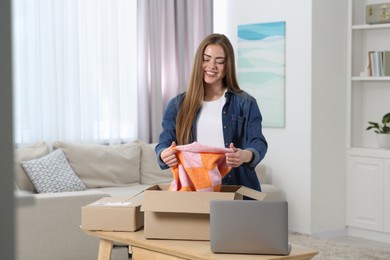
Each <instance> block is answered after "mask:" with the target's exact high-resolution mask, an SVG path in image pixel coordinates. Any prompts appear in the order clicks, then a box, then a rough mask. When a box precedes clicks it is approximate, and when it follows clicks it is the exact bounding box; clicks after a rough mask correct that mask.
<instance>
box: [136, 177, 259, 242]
mask: <svg viewBox="0 0 390 260" xmlns="http://www.w3.org/2000/svg"><path fill="white" fill-rule="evenodd" d="M168 189H169V184H159V185H155V186H152V187H150V188H148V189H146V190H145V191H144V200H143V203H142V206H141V211H143V212H144V216H145V225H144V234H145V238H153V239H183V240H210V201H211V200H239V199H243V196H247V197H250V198H252V199H256V200H263V199H264V198H265V197H266V194H265V193H262V192H259V191H256V190H252V189H250V188H247V187H244V186H224V185H223V186H222V187H221V191H220V192H180V191H169V190H168Z"/></svg>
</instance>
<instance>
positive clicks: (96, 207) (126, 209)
mask: <svg viewBox="0 0 390 260" xmlns="http://www.w3.org/2000/svg"><path fill="white" fill-rule="evenodd" d="M143 195H144V194H143V193H139V194H137V195H135V196H133V197H105V198H101V199H99V200H97V201H95V202H93V203H91V204H88V205H86V206H84V207H82V208H81V227H82V229H85V230H102V231H136V230H138V229H140V228H142V227H143V225H144V214H143V212H141V211H140V208H141V204H142V200H143Z"/></svg>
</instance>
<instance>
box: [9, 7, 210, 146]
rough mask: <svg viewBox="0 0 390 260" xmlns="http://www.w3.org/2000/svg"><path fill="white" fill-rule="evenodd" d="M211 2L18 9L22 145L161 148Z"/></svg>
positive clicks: (17, 134) (17, 121) (17, 113)
mask: <svg viewBox="0 0 390 260" xmlns="http://www.w3.org/2000/svg"><path fill="white" fill-rule="evenodd" d="M211 31H212V1H211V0H164V1H161V0H138V1H136V0H99V1H96V0H13V66H14V69H13V72H14V75H13V79H14V142H15V143H16V144H19V145H23V144H29V143H34V142H37V141H41V140H44V141H46V142H48V143H51V142H53V141H56V140H65V141H73V142H84V143H107V144H118V143H121V142H128V141H131V140H134V139H142V140H144V141H146V142H154V141H157V138H158V135H159V133H160V131H161V120H162V114H163V110H164V109H165V106H166V104H167V102H168V100H169V99H170V98H172V97H173V96H174V95H176V94H178V93H179V92H181V91H183V90H184V89H185V88H186V84H187V82H188V77H189V74H190V70H191V64H192V59H193V55H194V53H195V50H196V48H197V45H198V44H199V43H200V41H201V40H202V39H203V37H204V36H205V35H207V34H209V33H211Z"/></svg>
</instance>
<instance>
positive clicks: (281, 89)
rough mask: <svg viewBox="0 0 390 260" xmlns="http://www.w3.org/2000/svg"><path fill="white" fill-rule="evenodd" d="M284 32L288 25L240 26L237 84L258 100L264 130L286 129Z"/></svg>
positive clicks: (276, 23)
mask: <svg viewBox="0 0 390 260" xmlns="http://www.w3.org/2000/svg"><path fill="white" fill-rule="evenodd" d="M285 28H286V24H285V22H271V23H257V24H246V25H238V44H237V47H238V50H237V70H238V73H237V74H238V81H239V84H240V87H241V88H242V89H243V90H245V91H247V92H248V93H249V94H251V95H252V96H254V97H255V98H256V100H257V103H258V105H259V107H260V110H261V113H262V116H263V126H264V127H278V128H283V127H285V31H286V29H285Z"/></svg>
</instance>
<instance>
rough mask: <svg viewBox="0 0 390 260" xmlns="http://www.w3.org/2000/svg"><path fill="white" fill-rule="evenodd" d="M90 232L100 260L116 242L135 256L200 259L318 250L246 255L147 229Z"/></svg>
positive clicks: (301, 251) (296, 255)
mask: <svg viewBox="0 0 390 260" xmlns="http://www.w3.org/2000/svg"><path fill="white" fill-rule="evenodd" d="M82 231H83V232H85V233H86V234H87V235H90V236H94V237H98V238H100V244H99V256H98V260H110V259H111V253H112V246H113V243H114V242H119V243H122V244H126V245H129V252H130V253H132V254H133V257H132V258H133V259H134V260H138V259H156V260H157V259H158V260H178V259H199V260H219V259H221V260H222V259H224V260H230V259H232V260H233V259H243V260H250V259H311V258H312V257H314V256H315V255H316V254H317V253H318V252H317V251H315V250H312V249H308V248H303V247H297V246H292V248H291V252H290V254H289V255H287V256H275V255H243V254H214V253H212V252H211V251H210V241H190V240H162V239H159V240H158V239H146V238H145V237H144V231H143V229H141V230H140V231H137V232H110V231H88V230H83V229H82Z"/></svg>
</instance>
